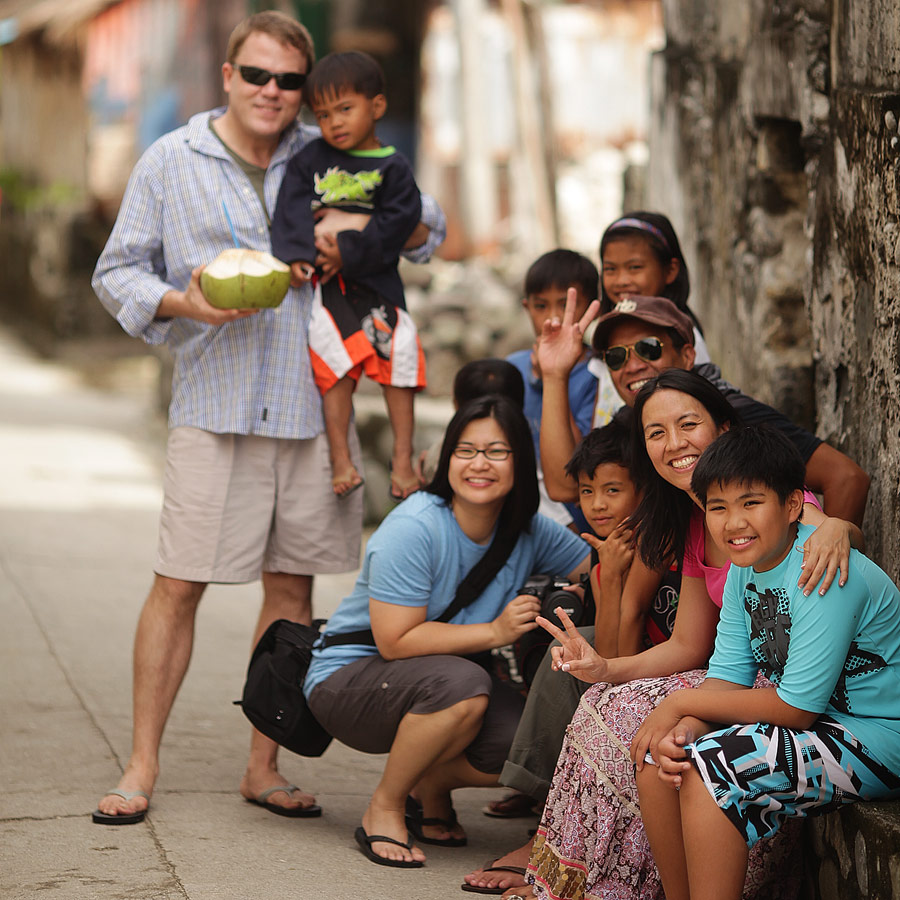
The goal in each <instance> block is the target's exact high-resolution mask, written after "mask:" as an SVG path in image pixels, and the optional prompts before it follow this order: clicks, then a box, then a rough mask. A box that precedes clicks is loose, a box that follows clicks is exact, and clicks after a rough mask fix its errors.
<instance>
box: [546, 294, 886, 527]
mask: <svg viewBox="0 0 900 900" xmlns="http://www.w3.org/2000/svg"><path fill="white" fill-rule="evenodd" d="M570 305H571V309H570ZM596 315H597V305H594V306H592V307H591V308H589V309H588V311H587V313H585V315H584V316H583V317H582V319H581V320H580V321H579V322H576V321H575V313H574V300H573V302H572V304H569V303H568V302H567V304H566V313H565V315H564V317H563V321H562V322H557V323H555V325H553V326H551V327H550V328H549V329H548V328H545V331H544V335H543V336H542V339H541V343H540V345H539V348H538V355H539V360H540V364H541V371H542V372H543V373H544V417H543V419H542V421H541V465H542V467H543V471H544V479H545V482H546V485H547V492H548V493H549V494H550V496H551V497H552V498H553V499H554V500H560V501H567V500H572V499H574V498H575V496H576V492H577V487H576V486H575V485H574V484H573V483H572V482H571V480H570V479H569V478H568V477H567V476H566V475H565V465H566V463H567V462H568V460H569V458H570V456H571V455H572V452H573V451H574V441H572V440H571V429H570V428H569V427H568V419H569V409H568V393H567V390H566V384H567V382H568V372H569V371H570V370H571V368H572V367H573V366H574V362H573V359H574V358H577V357H576V356H575V354H576V353H579V354H580V352H581V346H582V336H583V334H584V329H585V328H586V326H587V325H588V324H589V323H590V322H591V321H592V320H593V318H594V317H595V316H596ZM591 342H592V344H593V347H594V352H595V353H596V354H597V355H598V356H599V357H600V358H601V359H603V360H604V361H605V362H606V365H607V368H608V369H609V371H610V376H611V378H612V381H613V384H614V385H615V388H616V391H617V392H618V393H619V396H620V397H621V398H622V400H623V402H624V403H625V404H627V405H628V406H633V405H634V399H635V397H636V396H637V392H638V391H639V390H640V389H641V388H642V387H643V386H644V384H646V383H647V381H649V380H650V379H651V378H653V377H654V376H655V375H658V374H659V373H660V372H664V371H665V370H666V369H685V370H690V369H693V370H694V371H695V372H697V373H698V374H700V375H702V376H703V377H704V378H707V379H708V380H709V381H711V382H712V383H713V384H714V385H715V386H716V387H717V388H718V389H719V390H720V391H721V392H722V393H723V394H724V395H725V396H726V397H727V398H728V400H729V402H730V403H731V405H732V406H733V407H734V408H735V409H737V410H738V412H739V413H740V415H741V418H742V419H743V421H744V422H745V423H746V424H748V425H758V424H762V423H768V424H770V425H773V426H774V427H776V428H778V429H779V430H780V431H782V432H784V433H785V434H786V435H787V436H788V437H789V438H790V439H791V441H792V442H793V443H794V445H795V446H796V447H797V449H798V450H799V451H800V454H801V456H802V457H803V459H804V461H805V463H806V483H807V485H808V486H809V488H810V490H812V491H815V492H816V493H821V494H822V498H823V506H824V509H825V512H826V514H827V515H829V516H836V517H837V518H840V519H845V520H847V521H850V522H854V523H855V524H857V525H862V518H863V513H864V512H865V508H866V497H867V496H868V491H869V476H868V475H866V473H865V472H864V471H863V470H862V469H861V468H860V467H859V466H858V465H857V464H856V463H855V462H853V460H852V459H850V458H849V457H847V456H845V455H844V454H843V453H841V452H840V451H838V450H835V449H834V448H833V447H831V446H829V445H828V444H826V443H825V442H824V441H822V440H821V439H820V438H818V437H816V436H815V435H813V434H810V433H809V432H808V431H806V430H805V429H803V428H801V427H800V426H798V425H795V424H794V423H793V422H791V421H790V420H789V419H788V418H787V417H786V416H784V415H783V414H782V413H780V412H778V410H776V409H773V408H772V407H771V406H767V405H766V404H764V403H760V402H759V401H758V400H754V399H753V398H752V397H748V396H747V395H746V394H744V393H743V392H741V391H740V390H739V389H738V388H736V387H735V386H734V385H732V384H729V383H728V382H727V381H725V379H724V378H723V377H722V373H721V371H720V370H719V367H718V366H716V365H715V364H713V363H703V364H701V365H695V364H694V359H695V353H694V328H693V323H692V322H691V320H690V319H689V318H688V317H687V316H686V315H685V314H684V313H683V312H681V310H680V309H678V307H677V306H675V304H674V303H673V302H672V301H671V300H668V299H666V298H665V297H638V296H632V297H626V298H625V299H623V300H620V301H619V302H618V303H617V304H616V305H615V307H613V309H612V310H610V312H608V313H606V314H605V315H603V316H601V317H600V320H599V322H598V323H597V327H596V330H595V331H594V334H593V337H592V339H591ZM548 376H549V377H548ZM548 411H549V413H550V415H549V418H548ZM548 453H549V456H547V455H546V454H548Z"/></svg>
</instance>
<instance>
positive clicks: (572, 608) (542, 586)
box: [493, 575, 594, 690]
mask: <svg viewBox="0 0 900 900" xmlns="http://www.w3.org/2000/svg"><path fill="white" fill-rule="evenodd" d="M587 581H588V579H587V576H584V577H583V578H582V580H581V582H580V583H581V585H582V586H583V587H584V588H585V589H586V590H587V593H586V594H585V600H582V598H581V597H580V596H579V594H578V592H577V591H569V590H565V588H567V587H569V586H570V585H571V584H572V582H571V581H569V580H568V579H566V578H563V577H561V576H559V575H530V576H529V577H528V579H527V580H526V581H525V584H523V585H522V587H521V588H520V589H519V591H518V594H532V595H534V596H535V597H537V599H538V602H539V603H540V605H541V611H540V615H542V616H543V617H544V618H545V619H547V620H548V621H550V622H552V623H553V624H554V625H556V626H557V627H558V628H562V627H563V626H562V622H560V620H559V617H558V616H557V615H556V613H555V612H554V610H555V609H556V608H557V607H560V608H561V609H563V610H564V611H565V613H566V615H568V617H569V618H570V619H571V620H572V622H573V623H574V624H575V625H576V627H577V626H579V625H586V624H590V623H591V622H593V620H594V610H593V603H592V602H591V598H590V589H589V588H588V585H587ZM585 601H587V603H586V602H585ZM552 642H553V638H551V637H550V635H549V634H547V632H546V631H544V629H543V628H534V629H532V630H531V631H528V632H526V633H525V634H523V635H522V637H520V638H519V640H517V641H516V642H515V643H514V644H510V645H509V646H507V647H500V648H498V649H497V650H494V651H493V653H494V655H495V656H496V657H499V659H498V660H497V662H498V663H500V667H501V668H502V669H503V670H504V672H503V676H502V677H505V678H507V679H508V680H509V681H511V682H513V683H514V684H516V685H518V686H520V687H521V688H522V689H523V690H527V688H528V687H530V686H531V683H532V681H534V676H535V673H536V672H537V669H538V666H539V665H540V664H541V660H542V659H543V658H544V654H545V653H546V652H547V648H548V647H549V646H550V644H551V643H552Z"/></svg>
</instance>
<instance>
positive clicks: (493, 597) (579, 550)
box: [303, 491, 590, 696]
mask: <svg viewBox="0 0 900 900" xmlns="http://www.w3.org/2000/svg"><path fill="white" fill-rule="evenodd" d="M488 546H489V545H488V544H476V543H475V542H474V541H472V540H470V539H469V538H467V537H466V536H465V534H463V532H462V530H461V529H460V527H459V525H457V523H456V519H455V518H454V516H453V512H452V511H451V509H450V507H449V505H448V504H446V503H445V502H444V501H443V500H442V499H441V498H440V497H437V496H435V495H434V494H429V493H428V492H427V491H417V492H416V493H415V494H413V495H412V496H410V497H408V498H407V499H406V500H404V501H403V503H401V504H400V505H399V506H397V507H395V508H394V509H393V510H392V511H391V512H390V513H389V514H388V516H387V518H385V520H384V521H383V522H382V523H381V525H380V526H379V527H378V530H377V531H376V532H375V533H374V534H373V535H372V537H371V538H370V539H369V542H368V544H367V545H366V554H365V559H364V560H363V565H362V569H361V571H360V573H359V578H358V579H357V580H356V586H355V587H354V588H353V592H352V593H351V594H350V596H349V597H345V598H344V599H343V600H342V601H341V604H340V606H339V607H338V608H337V610H336V611H335V613H334V615H333V616H332V617H331V618H330V619H329V620H328V626H327V628H326V634H335V633H342V632H349V631H360V630H362V629H366V628H369V627H370V621H369V598H370V597H371V598H372V599H374V600H378V601H380V602H382V603H396V604H398V605H400V606H427V608H428V611H427V614H426V615H427V618H428V620H429V621H432V620H434V619H437V618H438V616H440V614H441V613H442V612H443V611H444V610H445V609H446V608H447V607H448V606H449V605H450V604H451V602H452V601H453V598H454V597H455V596H456V589H457V587H458V586H459V584H460V582H461V581H462V580H463V579H464V578H465V577H466V575H468V573H469V571H470V570H471V569H472V567H473V566H474V565H475V563H476V562H478V560H479V559H481V557H482V556H483V555H484V554H485V553H486V552H487V549H488ZM589 551H590V548H589V547H588V545H587V544H586V543H585V542H584V541H583V540H582V539H581V538H580V537H578V536H577V535H575V534H573V533H572V532H571V531H569V529H568V528H564V527H563V526H562V525H557V524H556V522H551V521H550V519H547V518H546V517H544V516H541V515H536V516H535V517H534V518H533V519H532V520H531V531H530V532H524V533H523V534H522V535H521V536H520V537H519V540H518V541H517V543H516V546H515V547H514V548H513V551H512V553H511V554H510V557H509V559H508V560H507V561H506V562H505V563H504V565H503V567H502V568H501V569H500V571H499V572H498V573H497V575H496V576H495V577H494V580H493V581H491V583H490V584H489V585H488V586H487V587H486V588H485V589H484V592H483V593H482V594H481V596H480V597H478V599H476V600H475V601H474V602H473V603H471V604H469V605H468V606H466V607H464V608H463V609H461V610H460V611H459V612H458V613H457V614H456V615H455V616H454V617H453V618H452V619H451V620H450V621H451V622H452V623H453V624H454V625H471V624H478V623H482V622H492V621H493V620H494V619H495V618H497V616H498V615H499V614H500V613H501V612H502V610H503V608H504V607H505V606H506V604H507V603H509V601H510V600H512V599H513V597H515V596H516V595H517V594H518V593H519V589H520V588H521V587H522V585H523V584H525V580H526V579H527V578H528V576H529V575H532V574H534V573H536V572H546V573H552V574H561V575H567V574H568V573H569V572H571V571H572V570H573V569H574V568H576V567H577V566H578V564H579V563H580V562H581V561H582V560H583V559H585V557H587V555H588V553H589ZM377 653H378V651H377V649H376V648H375V647H366V646H361V645H359V644H338V645H336V646H333V647H328V648H327V649H324V650H314V651H313V659H312V663H311V664H310V667H309V671H308V672H307V675H306V681H305V682H304V685H303V690H304V692H305V694H306V695H307V696H309V694H310V692H311V691H312V689H313V688H314V687H315V686H316V685H317V684H319V682H321V681H324V680H325V679H326V678H327V677H328V676H329V675H331V674H332V673H333V672H335V671H336V670H337V669H339V668H341V666H345V665H347V663H351V662H354V661H355V660H357V659H361V658H363V657H365V656H373V655H376V654H377Z"/></svg>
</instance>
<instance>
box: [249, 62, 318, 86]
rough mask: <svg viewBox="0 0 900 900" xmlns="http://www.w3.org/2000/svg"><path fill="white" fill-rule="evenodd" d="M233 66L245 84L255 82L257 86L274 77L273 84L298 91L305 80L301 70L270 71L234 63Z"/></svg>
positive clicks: (266, 82)
mask: <svg viewBox="0 0 900 900" xmlns="http://www.w3.org/2000/svg"><path fill="white" fill-rule="evenodd" d="M235 68H236V69H237V70H238V72H240V73H241V78H243V79H244V81H246V82H247V84H255V85H256V86H257V87H262V86H263V85H264V84H268V83H269V82H270V81H271V80H272V79H273V78H274V79H275V84H277V85H278V87H279V88H280V89H281V90H282V91H299V90H300V88H302V87H303V84H304V82H305V81H306V75H305V73H303V72H270V71H269V70H268V69H260V68H259V67H258V66H238V65H235Z"/></svg>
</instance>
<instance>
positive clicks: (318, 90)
mask: <svg viewBox="0 0 900 900" xmlns="http://www.w3.org/2000/svg"><path fill="white" fill-rule="evenodd" d="M303 91H304V96H305V97H306V101H307V103H313V102H315V100H316V99H317V98H324V97H327V96H329V95H330V94H340V93H341V92H342V91H352V92H353V93H355V94H362V95H363V96H364V97H368V98H369V99H370V100H371V99H372V98H373V97H375V96H377V95H378V94H383V93H384V72H383V71H382V69H381V66H380V65H379V64H378V63H377V62H376V61H375V60H374V59H373V58H372V57H371V56H369V54H368V53H362V52H360V51H359V50H349V51H348V52H346V53H329V54H328V55H327V56H323V57H322V59H320V60H319V61H318V62H317V63H316V64H315V65H314V66H313V67H312V71H311V72H310V73H309V75H308V76H307V78H306V84H305V85H304V87H303Z"/></svg>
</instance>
